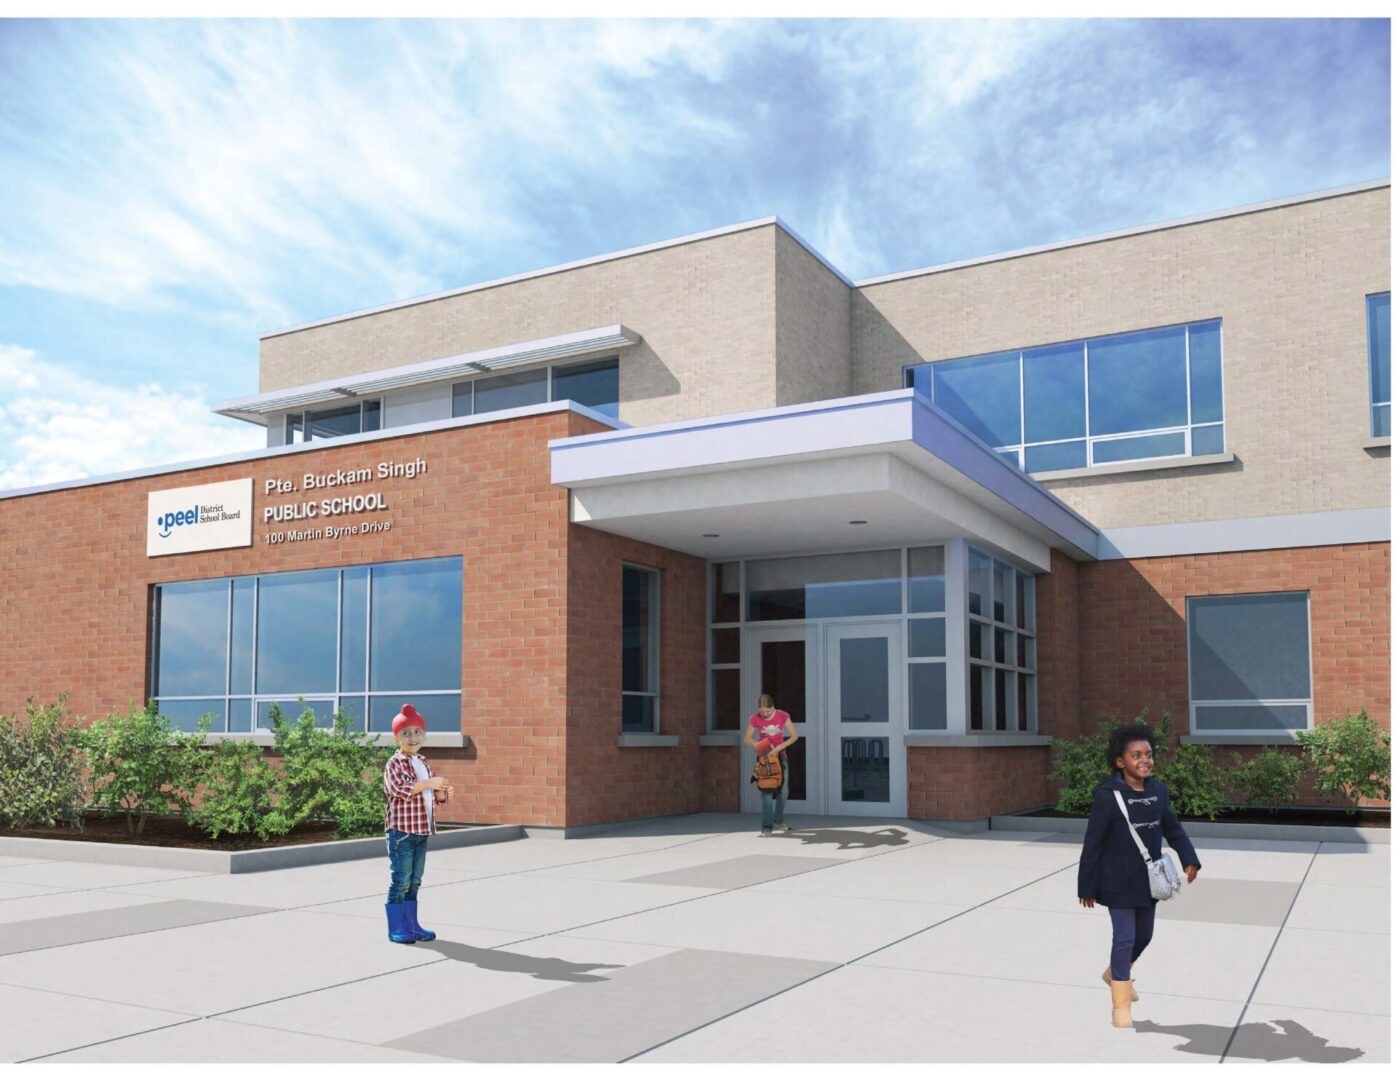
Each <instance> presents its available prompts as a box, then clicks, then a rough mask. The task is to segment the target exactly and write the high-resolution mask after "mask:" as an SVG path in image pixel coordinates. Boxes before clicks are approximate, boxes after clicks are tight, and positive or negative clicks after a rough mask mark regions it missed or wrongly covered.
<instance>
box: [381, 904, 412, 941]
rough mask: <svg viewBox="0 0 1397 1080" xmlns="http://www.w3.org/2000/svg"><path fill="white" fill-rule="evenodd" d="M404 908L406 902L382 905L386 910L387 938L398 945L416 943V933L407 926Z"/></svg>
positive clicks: (405, 907)
mask: <svg viewBox="0 0 1397 1080" xmlns="http://www.w3.org/2000/svg"><path fill="white" fill-rule="evenodd" d="M406 909H407V904H384V905H383V910H385V911H386V912H388V940H389V941H396V942H397V943H398V944H399V945H416V944H417V935H415V934H414V933H413V932H412V931H411V930H410V929H409V928H408V925H407V910H406Z"/></svg>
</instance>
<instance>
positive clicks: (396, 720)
mask: <svg viewBox="0 0 1397 1080" xmlns="http://www.w3.org/2000/svg"><path fill="white" fill-rule="evenodd" d="M409 727H420V728H421V729H422V730H423V731H426V730H427V721H426V720H425V719H424V718H423V716H422V714H421V713H420V712H418V711H417V710H416V709H414V708H413V707H412V706H411V705H404V706H403V708H402V711H401V712H399V713H398V715H397V716H395V717H393V735H394V737H396V736H397V734H398V732H400V731H402V730H403V728H409Z"/></svg>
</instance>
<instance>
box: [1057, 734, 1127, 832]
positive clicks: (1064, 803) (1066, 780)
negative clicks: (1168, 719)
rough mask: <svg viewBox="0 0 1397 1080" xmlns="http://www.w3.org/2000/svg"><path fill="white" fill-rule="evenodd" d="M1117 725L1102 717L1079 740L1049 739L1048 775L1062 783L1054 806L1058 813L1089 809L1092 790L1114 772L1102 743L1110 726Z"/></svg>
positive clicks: (1088, 810) (1081, 811) (1078, 811)
mask: <svg viewBox="0 0 1397 1080" xmlns="http://www.w3.org/2000/svg"><path fill="white" fill-rule="evenodd" d="M1119 726H1120V725H1119V724H1117V723H1116V722H1115V721H1113V720H1105V721H1102V723H1101V724H1100V725H1098V726H1097V728H1096V730H1095V731H1091V732H1088V733H1087V734H1085V735H1083V736H1082V737H1081V738H1079V739H1059V738H1057V737H1054V738H1053V771H1052V772H1050V773H1049V774H1048V778H1049V779H1050V780H1059V781H1061V782H1062V791H1061V792H1059V794H1058V797H1057V807H1056V809H1057V810H1058V812H1059V813H1062V814H1088V813H1090V812H1091V802H1092V792H1094V791H1095V790H1096V786H1097V785H1098V784H1100V783H1101V782H1102V781H1104V780H1109V779H1110V778H1111V773H1112V772H1113V771H1114V770H1113V769H1112V768H1111V766H1110V764H1109V763H1108V762H1107V761H1106V744H1107V741H1108V740H1109V739H1110V736H1111V731H1112V729H1114V728H1116V727H1119Z"/></svg>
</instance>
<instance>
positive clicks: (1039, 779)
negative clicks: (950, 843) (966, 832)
mask: <svg viewBox="0 0 1397 1080" xmlns="http://www.w3.org/2000/svg"><path fill="white" fill-rule="evenodd" d="M1048 768H1049V766H1048V747H1046V746H989V747H985V746H944V747H941V746H937V747H932V746H909V747H908V748H907V816H908V817H910V818H922V819H930V820H940V821H969V820H973V819H975V818H986V817H989V816H990V815H992V814H1012V813H1014V812H1015V811H1016V810H1031V809H1034V808H1036V807H1039V806H1043V805H1044V804H1045V803H1047V802H1048V782H1047V778H1046V774H1047V771H1048Z"/></svg>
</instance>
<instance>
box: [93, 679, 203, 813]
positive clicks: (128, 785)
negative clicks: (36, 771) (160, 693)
mask: <svg viewBox="0 0 1397 1080" xmlns="http://www.w3.org/2000/svg"><path fill="white" fill-rule="evenodd" d="M209 724H210V717H209V715H208V714H207V713H205V714H204V716H203V717H202V718H201V719H200V721H199V730H198V731H193V732H185V731H176V730H175V729H174V728H172V727H171V726H170V722H169V720H167V719H166V718H165V717H163V716H161V715H160V710H159V709H158V708H157V707H156V705H155V702H153V701H152V702H150V703H149V704H148V705H147V706H146V707H145V708H138V707H136V706H135V705H131V706H129V707H128V708H127V711H126V712H125V713H111V714H109V715H108V716H107V717H106V718H105V719H103V720H98V721H95V722H94V723H93V724H92V726H91V727H89V728H87V729H86V730H84V731H83V732H81V734H80V736H79V738H80V740H81V743H82V746H83V748H84V749H85V750H86V751H87V755H88V759H89V761H90V763H91V766H92V778H91V782H92V785H93V794H92V801H93V803H94V805H97V806H102V807H106V808H108V809H111V810H119V811H121V812H122V813H124V814H125V815H126V831H127V833H128V834H130V835H138V834H139V833H140V832H141V831H142V830H143V829H144V828H145V824H146V820H147V819H148V818H149V817H150V815H151V814H163V813H169V812H187V811H188V809H189V805H190V802H191V798H192V796H193V793H194V790H195V788H196V786H197V785H198V782H199V778H200V774H201V772H202V770H203V764H204V756H203V753H202V751H201V750H200V747H201V746H202V744H203V741H204V735H205V734H206V733H207V732H208V729H209Z"/></svg>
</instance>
